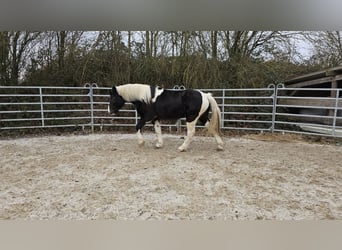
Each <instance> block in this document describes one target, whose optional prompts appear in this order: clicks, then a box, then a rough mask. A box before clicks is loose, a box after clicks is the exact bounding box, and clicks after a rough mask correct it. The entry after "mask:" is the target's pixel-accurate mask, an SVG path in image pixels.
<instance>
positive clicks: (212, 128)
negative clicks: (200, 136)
mask: <svg viewBox="0 0 342 250" xmlns="http://www.w3.org/2000/svg"><path fill="white" fill-rule="evenodd" d="M207 98H208V101H209V105H210V109H211V119H210V121H209V125H208V127H207V128H208V132H209V133H210V134H213V135H214V134H220V132H221V111H220V108H219V106H218V105H217V102H216V101H215V99H214V97H212V95H211V93H208V94H207Z"/></svg>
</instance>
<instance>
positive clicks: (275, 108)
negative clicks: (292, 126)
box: [267, 83, 277, 134]
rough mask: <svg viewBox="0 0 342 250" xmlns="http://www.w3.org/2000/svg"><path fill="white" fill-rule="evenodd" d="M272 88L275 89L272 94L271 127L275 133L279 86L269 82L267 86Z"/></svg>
mask: <svg viewBox="0 0 342 250" xmlns="http://www.w3.org/2000/svg"><path fill="white" fill-rule="evenodd" d="M267 87H268V88H270V89H273V94H272V95H271V97H272V124H271V127H270V130H271V133H272V134H273V132H274V127H275V114H276V110H277V106H276V105H277V86H276V85H275V84H273V83H272V84H269V85H268V86H267Z"/></svg>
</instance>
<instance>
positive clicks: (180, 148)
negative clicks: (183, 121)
mask: <svg viewBox="0 0 342 250" xmlns="http://www.w3.org/2000/svg"><path fill="white" fill-rule="evenodd" d="M178 151H179V152H185V151H186V148H183V147H179V148H178Z"/></svg>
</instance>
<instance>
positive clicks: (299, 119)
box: [0, 83, 342, 137]
mask: <svg viewBox="0 0 342 250" xmlns="http://www.w3.org/2000/svg"><path fill="white" fill-rule="evenodd" d="M181 87H182V88H183V86H181ZM178 88H180V87H179V86H178ZM180 89H181V88H180ZM109 90H110V88H109V87H99V86H98V85H97V84H94V83H93V84H85V86H84V87H43V86H39V87H38V86H0V130H2V131H3V130H14V129H33V128H59V127H71V128H75V129H76V128H77V129H80V128H81V129H91V130H92V131H94V130H96V129H98V130H103V129H105V128H109V127H121V128H132V127H135V124H136V122H137V120H138V119H139V116H138V114H137V112H136V111H135V110H134V106H133V105H132V104H126V105H125V106H124V108H123V109H122V110H121V111H120V112H119V114H118V115H116V116H110V115H108V101H109ZM202 90H203V91H204V92H211V93H212V95H213V96H214V97H215V99H216V101H217V103H218V105H219V107H220V109H221V116H222V119H221V121H222V129H224V130H244V131H260V132H272V133H273V132H281V133H285V132H286V133H301V134H310V135H311V134H312V135H324V136H332V137H342V97H341V95H342V94H341V89H338V88H335V89H334V88H324V89H322V88H286V87H284V86H283V85H274V84H271V85H269V86H268V87H267V88H250V89H202ZM162 126H163V127H166V128H169V129H170V130H172V129H175V130H177V131H179V130H180V129H181V128H183V127H185V120H184V119H181V120H179V121H173V122H164V123H162Z"/></svg>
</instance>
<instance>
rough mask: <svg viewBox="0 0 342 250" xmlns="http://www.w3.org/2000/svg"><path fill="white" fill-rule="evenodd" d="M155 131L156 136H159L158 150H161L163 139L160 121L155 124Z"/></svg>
mask: <svg viewBox="0 0 342 250" xmlns="http://www.w3.org/2000/svg"><path fill="white" fill-rule="evenodd" d="M154 130H155V131H156V134H157V143H156V148H161V147H163V138H162V133H161V127H160V123H159V121H155V122H154Z"/></svg>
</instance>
